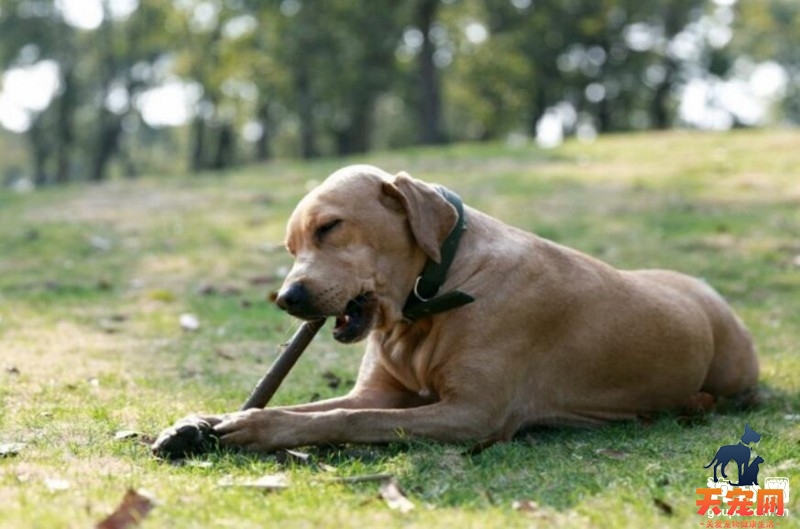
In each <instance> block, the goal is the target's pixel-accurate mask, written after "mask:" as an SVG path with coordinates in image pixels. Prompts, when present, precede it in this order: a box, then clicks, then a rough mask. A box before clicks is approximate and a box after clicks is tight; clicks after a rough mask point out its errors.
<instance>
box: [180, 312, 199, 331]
mask: <svg viewBox="0 0 800 529" xmlns="http://www.w3.org/2000/svg"><path fill="white" fill-rule="evenodd" d="M180 323H181V328H182V329H183V330H185V331H196V330H197V329H199V328H200V320H198V319H197V316H195V315H194V314H181V317H180Z"/></svg>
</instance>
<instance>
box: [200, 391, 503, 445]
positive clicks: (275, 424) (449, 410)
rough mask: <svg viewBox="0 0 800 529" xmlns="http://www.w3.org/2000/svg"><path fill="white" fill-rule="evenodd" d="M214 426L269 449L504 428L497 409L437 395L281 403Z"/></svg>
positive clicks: (454, 438) (453, 438) (453, 436)
mask: <svg viewBox="0 0 800 529" xmlns="http://www.w3.org/2000/svg"><path fill="white" fill-rule="evenodd" d="M223 417H224V419H223V420H222V421H221V422H220V423H218V424H217V425H216V426H215V427H214V430H215V431H216V432H217V434H219V435H220V441H221V443H222V444H223V445H229V446H239V447H243V448H246V449H250V450H259V451H270V450H277V449H281V448H291V447H296V446H305V445H319V444H327V443H347V442H355V443H381V442H391V441H396V440H399V439H403V438H408V437H410V438H425V439H432V440H437V441H444V442H459V441H480V440H483V439H488V438H492V437H497V436H498V434H499V433H501V432H502V434H503V435H507V436H510V435H511V434H513V431H505V430H508V428H503V426H504V425H503V422H505V421H502V422H501V421H500V420H499V419H500V418H499V417H498V416H497V414H493V413H491V412H490V411H489V410H482V409H481V407H480V406H476V404H475V403H466V402H448V401H441V402H437V403H435V404H430V405H426V406H420V407H417V408H406V409H335V410H328V411H319V412H314V411H310V412H308V411H307V412H297V411H290V410H287V409H283V408H272V409H266V410H248V411H244V412H237V413H232V414H229V415H225V416H223Z"/></svg>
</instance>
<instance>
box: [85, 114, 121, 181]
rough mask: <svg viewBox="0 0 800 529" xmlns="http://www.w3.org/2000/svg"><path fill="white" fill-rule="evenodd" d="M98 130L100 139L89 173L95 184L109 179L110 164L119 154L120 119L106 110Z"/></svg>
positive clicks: (98, 139) (95, 148)
mask: <svg viewBox="0 0 800 529" xmlns="http://www.w3.org/2000/svg"><path fill="white" fill-rule="evenodd" d="M98 130H99V137H98V138H97V142H96V143H95V146H94V155H93V156H92V167H91V170H90V173H89V179H90V180H91V181H93V182H100V181H102V180H105V179H106V178H107V177H108V164H109V162H110V161H111V158H112V157H113V156H114V154H115V153H116V152H117V147H118V146H119V137H120V134H121V132H122V125H121V123H120V119H119V118H118V117H117V116H114V115H113V114H111V112H109V111H107V110H104V111H103V112H102V113H101V117H100V124H99V126H98Z"/></svg>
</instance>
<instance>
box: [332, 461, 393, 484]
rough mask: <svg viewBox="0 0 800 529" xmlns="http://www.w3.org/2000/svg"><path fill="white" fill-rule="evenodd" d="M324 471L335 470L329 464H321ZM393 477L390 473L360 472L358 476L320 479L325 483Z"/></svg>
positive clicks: (390, 478) (354, 481) (359, 481)
mask: <svg viewBox="0 0 800 529" xmlns="http://www.w3.org/2000/svg"><path fill="white" fill-rule="evenodd" d="M321 466H325V467H328V468H324V470H325V471H326V472H335V471H336V469H335V468H334V467H331V466H329V465H321ZM393 479H394V476H393V475H392V474H362V475H360V476H340V477H335V478H323V479H322V481H324V482H327V483H349V484H353V483H367V482H370V481H391V480H393Z"/></svg>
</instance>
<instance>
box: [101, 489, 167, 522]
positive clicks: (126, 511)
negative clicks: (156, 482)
mask: <svg viewBox="0 0 800 529" xmlns="http://www.w3.org/2000/svg"><path fill="white" fill-rule="evenodd" d="M153 507H155V502H154V501H153V499H152V498H151V497H150V496H149V495H147V494H143V493H142V492H137V491H135V490H133V489H128V492H126V493H125V497H124V498H122V502H121V503H120V504H119V505H118V506H117V508H116V509H115V510H114V512H113V513H111V514H110V515H108V517H107V518H106V519H105V520H103V521H102V522H99V523H98V524H97V525H95V529H127V528H129V527H134V526H136V525H139V523H140V522H141V521H142V520H143V519H144V518H145V516H147V515H148V514H149V513H150V511H152V510H153Z"/></svg>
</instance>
